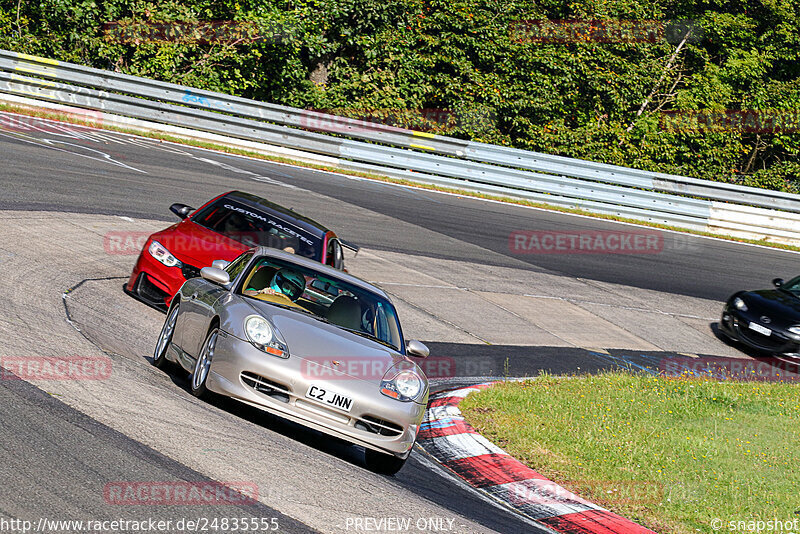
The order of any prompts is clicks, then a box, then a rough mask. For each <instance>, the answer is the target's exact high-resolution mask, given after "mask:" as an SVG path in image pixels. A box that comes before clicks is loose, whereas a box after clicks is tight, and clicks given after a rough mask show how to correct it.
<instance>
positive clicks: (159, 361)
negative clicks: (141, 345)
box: [153, 303, 180, 369]
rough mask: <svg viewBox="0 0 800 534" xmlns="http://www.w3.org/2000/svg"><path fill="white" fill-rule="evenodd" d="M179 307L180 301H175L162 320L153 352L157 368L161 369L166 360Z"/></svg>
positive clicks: (154, 363)
mask: <svg viewBox="0 0 800 534" xmlns="http://www.w3.org/2000/svg"><path fill="white" fill-rule="evenodd" d="M179 307H180V303H175V305H174V306H173V307H172V309H170V311H169V313H167V318H166V320H164V326H162V327H161V333H160V334H159V335H158V341H157V342H156V348H155V351H154V352H153V365H155V366H156V367H158V368H159V369H163V368H164V366H165V365H166V363H167V362H168V360H167V350H169V346H170V345H171V344H172V336H173V335H174V334H175V322H176V321H177V318H178V308H179Z"/></svg>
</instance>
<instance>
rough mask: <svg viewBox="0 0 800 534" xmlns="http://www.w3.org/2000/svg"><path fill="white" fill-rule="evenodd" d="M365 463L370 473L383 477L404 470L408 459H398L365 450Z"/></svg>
mask: <svg viewBox="0 0 800 534" xmlns="http://www.w3.org/2000/svg"><path fill="white" fill-rule="evenodd" d="M364 461H365V463H366V464H367V468H368V469H369V470H370V471H373V472H375V473H378V474H381V475H394V474H396V473H397V472H398V471H400V469H402V468H403V466H404V465H405V463H406V458H398V457H397V456H393V455H391V454H384V453H382V452H378V451H373V450H372V449H365V450H364Z"/></svg>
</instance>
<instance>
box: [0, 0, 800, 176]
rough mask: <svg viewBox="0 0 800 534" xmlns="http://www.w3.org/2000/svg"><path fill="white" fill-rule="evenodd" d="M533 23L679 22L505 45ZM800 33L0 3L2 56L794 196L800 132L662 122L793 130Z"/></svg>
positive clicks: (396, 1) (64, 0)
mask: <svg viewBox="0 0 800 534" xmlns="http://www.w3.org/2000/svg"><path fill="white" fill-rule="evenodd" d="M530 19H536V20H542V19H560V20H585V21H591V20H596V21H614V20H638V21H654V20H659V21H673V22H672V23H670V22H666V28H667V32H666V35H667V36H668V38H663V37H662V38H659V39H656V40H655V42H628V43H625V42H615V43H609V42H596V41H593V40H591V39H587V40H582V41H580V42H569V43H544V42H531V41H530V39H524V38H523V39H520V38H518V37H519V34H517V33H515V32H514V31H512V27H514V24H515V23H517V22H518V21H520V20H530ZM214 20H230V21H237V22H242V23H248V24H250V26H247V27H248V28H250V30H249V31H250V34H249V36H250V37H252V36H253V35H258V36H260V37H261V38H260V39H252V38H248V36H247V35H246V36H244V37H243V38H242V39H240V40H238V41H234V42H225V43H220V42H216V43H203V42H197V41H196V40H195V41H192V40H191V39H183V40H181V39H178V40H175V41H169V42H168V41H161V42H149V41H148V40H147V39H144V40H141V41H140V42H126V43H121V42H116V41H115V40H114V39H110V38H108V37H107V36H106V35H105V34H104V30H103V24H104V23H106V22H109V21H118V22H121V23H122V25H123V26H124V25H127V27H128V28H136V27H137V25H138V26H142V27H143V26H144V25H145V24H146V23H154V22H155V23H163V22H171V23H199V22H202V21H214ZM675 21H683V22H681V23H680V24H677V25H676V24H675V23H674V22H675ZM798 21H800V3H798V2H796V1H775V2H763V1H761V0H729V1H725V2H723V1H715V2H710V1H701V0H671V1H665V0H658V1H657V2H655V3H651V2H644V1H640V0H576V1H574V2H571V3H566V2H563V1H561V2H556V1H553V0H542V1H540V2H533V1H531V0H502V1H501V0H469V1H467V0H447V1H445V0H383V1H381V2H374V1H373V0H297V1H291V0H278V1H274V2H265V1H263V0H261V1H259V0H251V1H247V0H240V1H238V2H237V1H231V0H223V1H216V0H214V1H212V0H186V1H183V2H178V1H175V0H170V1H166V2H159V3H155V2H145V1H133V2H122V1H116V0H109V1H105V2H100V1H97V2H96V1H93V0H38V1H37V0H28V1H26V2H20V1H18V0H17V1H8V0H0V47H2V48H6V49H11V50H16V51H20V52H26V53H31V54H37V55H43V56H48V57H54V58H57V59H61V60H66V61H72V62H77V63H81V64H85V65H91V66H94V67H98V68H105V69H114V70H118V71H121V72H126V73H130V74H135V75H139V76H147V77H152V78H157V79H161V80H168V81H173V82H177V83H182V84H187V85H191V86H195V87H200V88H206V89H211V90H216V91H223V92H227V93H233V94H237V95H241V96H246V97H250V98H256V99H259V100H265V101H270V102H276V103H281V104H286V105H290V106H297V107H304V108H314V109H329V110H338V111H339V112H340V113H344V114H347V113H348V112H350V113H351V114H353V115H354V116H364V115H370V114H374V115H381V116H383V117H386V116H389V117H391V120H394V121H395V122H399V123H401V124H411V125H415V126H416V125H418V124H419V123H420V120H419V119H418V118H417V119H415V118H413V117H412V118H409V117H411V116H415V115H419V113H417V112H414V111H413V110H430V109H444V110H450V111H451V112H452V113H453V115H452V116H451V119H452V118H454V120H445V121H440V122H437V121H436V120H434V121H432V122H431V121H428V122H425V119H424V118H423V119H421V120H422V123H424V126H427V127H429V128H431V129H432V131H437V132H441V133H445V134H447V135H453V136H456V137H462V138H469V139H475V140H480V141H485V142H490V143H498V144H503V145H509V146H516V147H520V148H526V149H531V150H537V151H543V152H549V153H555V154H562V155H566V156H572V157H579V158H585V159H592V160H595V161H602V162H608V163H616V164H621V165H626V166H631V167H638V168H643V169H649V170H654V171H660V172H667V173H678V174H685V175H691V176H696V177H700V178H707V179H712V180H721V181H729V182H735V183H742V184H747V185H754V186H758V187H767V188H772V189H782V190H789V191H796V190H797V189H798V184H800V165H798V163H797V155H798V150H799V149H800V133H797V132H793V131H791V129H790V130H788V131H787V130H785V129H784V130H780V129H777V130H771V129H770V128H763V127H762V128H760V129H759V128H744V129H728V130H725V131H720V130H714V129H712V130H710V131H709V130H706V129H703V128H696V129H686V128H665V127H664V124H665V122H664V120H665V115H663V114H662V112H663V111H681V112H686V111H697V112H701V113H703V114H706V113H708V112H709V111H712V112H713V111H716V112H719V111H723V110H759V111H760V112H761V113H762V117H763V116H765V115H766V114H768V113H772V114H773V115H774V114H775V110H785V111H786V112H787V113H795V120H796V119H797V117H796V114H797V113H798V111H800V30H798ZM688 28H691V29H692V34H690V38H689V39H687V41H686V43H684V45H683V46H680V44H679V43H680V41H681V40H682V36H683V31H684V30H686V29H688ZM676 52H677V53H676ZM645 102H646V103H645ZM358 110H362V111H358ZM363 110H368V111H366V112H365V111H363ZM369 110H372V111H369ZM403 110H406V111H403ZM423 115H424V113H423ZM666 117H667V118H668V117H669V116H668V115H667V116H666ZM415 121H416V122H415ZM799 126H800V125H799Z"/></svg>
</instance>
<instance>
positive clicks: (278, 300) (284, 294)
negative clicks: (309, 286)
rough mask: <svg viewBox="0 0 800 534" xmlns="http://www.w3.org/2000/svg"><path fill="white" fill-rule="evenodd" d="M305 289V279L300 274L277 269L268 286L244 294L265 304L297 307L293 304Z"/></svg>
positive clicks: (246, 291)
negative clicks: (264, 301)
mask: <svg viewBox="0 0 800 534" xmlns="http://www.w3.org/2000/svg"><path fill="white" fill-rule="evenodd" d="M305 289H306V279H305V278H304V277H303V275H302V274H300V273H298V272H296V271H293V270H291V269H288V268H283V269H279V270H278V272H276V273H275V276H273V277H272V281H271V282H270V283H269V285H268V286H267V287H265V288H263V289H247V290H245V291H244V294H245V295H247V296H250V297H258V298H259V299H261V300H266V301H267V302H274V303H275V304H282V305H284V306H297V304H295V303H296V302H297V299H299V298H300V297H301V296H302V295H303V292H304V291H305Z"/></svg>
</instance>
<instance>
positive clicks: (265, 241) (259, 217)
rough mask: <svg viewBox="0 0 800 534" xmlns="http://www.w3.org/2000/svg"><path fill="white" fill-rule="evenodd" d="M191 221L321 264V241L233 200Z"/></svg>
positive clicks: (220, 203)
mask: <svg viewBox="0 0 800 534" xmlns="http://www.w3.org/2000/svg"><path fill="white" fill-rule="evenodd" d="M192 221H193V222H195V223H197V224H199V225H200V226H203V227H205V228H208V229H209V230H213V231H215V232H217V233H220V234H223V235H225V236H228V237H230V238H231V239H235V240H236V241H238V242H240V243H244V244H245V245H248V246H251V247H254V246H259V245H261V246H265V247H270V248H277V249H281V250H286V251H287V252H292V253H294V254H299V255H300V256H304V257H306V258H311V259H312V260H316V261H321V260H322V241H321V240H320V239H319V238H317V237H315V236H313V235H311V234H310V233H308V232H306V231H305V230H303V229H301V228H297V227H296V226H294V225H292V224H289V223H288V222H286V221H284V220H282V219H278V218H277V217H274V216H272V215H269V214H267V213H264V212H261V211H258V210H256V209H254V208H251V207H249V206H245V205H244V204H240V203H238V202H236V201H233V200H231V199H227V198H223V199H220V200H219V201H217V202H215V203H214V204H211V205H209V206H206V207H205V208H203V209H202V210H200V211H198V212H197V213H196V214H195V215H193V216H192Z"/></svg>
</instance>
